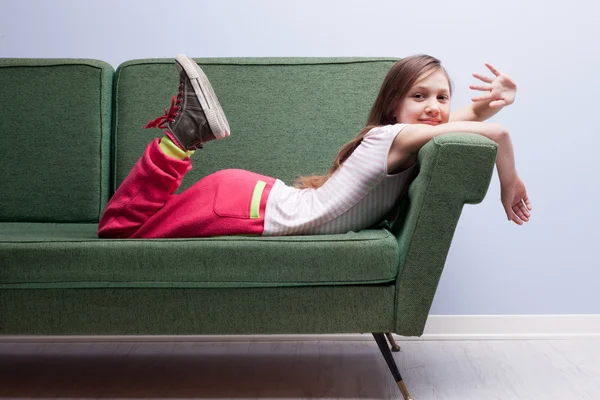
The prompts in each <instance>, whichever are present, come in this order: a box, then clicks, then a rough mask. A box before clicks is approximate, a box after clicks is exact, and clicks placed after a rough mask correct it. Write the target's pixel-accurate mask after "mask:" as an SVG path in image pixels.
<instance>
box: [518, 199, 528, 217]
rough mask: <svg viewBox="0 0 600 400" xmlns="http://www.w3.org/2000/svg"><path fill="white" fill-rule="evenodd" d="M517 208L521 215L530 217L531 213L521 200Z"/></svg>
mask: <svg viewBox="0 0 600 400" xmlns="http://www.w3.org/2000/svg"><path fill="white" fill-rule="evenodd" d="M519 208H520V209H521V210H522V211H523V214H525V215H526V216H527V218H529V217H531V213H530V212H529V209H528V208H527V206H526V205H525V202H524V201H523V200H521V201H520V202H519Z"/></svg>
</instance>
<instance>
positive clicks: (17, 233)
mask: <svg viewBox="0 0 600 400" xmlns="http://www.w3.org/2000/svg"><path fill="white" fill-rule="evenodd" d="M97 229H98V225H97V224H54V223H0V288H96V287H97V288H106V287H129V288H137V287H139V288H148V287H156V288H164V287H176V288H218V287H283V286H314V285H352V284H377V283H386V282H390V281H394V280H395V279H396V276H397V275H398V259H399V255H398V243H397V240H396V238H395V237H394V236H393V235H392V234H391V233H390V232H388V231H387V230H384V229H373V230H365V231H361V232H350V233H347V234H341V235H315V236H286V237H239V236H228V237H212V238H193V239H98V238H97V234H96V232H97ZM149 242H152V244H151V245H149Z"/></svg>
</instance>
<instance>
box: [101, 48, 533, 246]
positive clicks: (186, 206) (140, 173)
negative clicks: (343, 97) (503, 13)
mask: <svg viewBox="0 0 600 400" xmlns="http://www.w3.org/2000/svg"><path fill="white" fill-rule="evenodd" d="M486 66H487V67H488V68H489V69H490V71H491V72H492V73H493V74H494V75H495V78H494V79H491V78H488V77H485V76H482V75H478V74H474V76H475V77H476V78H478V79H480V80H481V81H483V82H484V83H485V84H481V85H472V86H471V88H472V89H475V90H481V91H484V92H486V93H485V94H484V95H482V96H479V97H477V98H474V99H473V103H472V104H471V106H469V107H465V108H464V109H461V110H458V111H457V112H454V113H450V98H451V94H452V89H451V85H450V79H449V77H448V75H447V73H446V71H445V69H444V68H443V67H442V66H441V64H440V61H439V60H437V59H435V58H433V57H430V56H425V55H419V56H412V57H407V58H404V59H402V60H400V61H398V62H397V63H396V64H395V65H394V66H393V67H392V68H391V69H390V71H389V72H388V73H387V75H386V77H385V79H384V81H383V84H382V86H381V88H380V91H379V94H378V96H377V98H376V100H375V103H374V104H373V107H372V109H371V112H370V115H369V119H368V123H367V126H366V127H365V128H364V129H363V130H362V131H361V132H360V133H359V134H358V135H357V136H356V137H355V138H354V139H353V140H351V141H350V142H349V143H347V144H346V145H344V146H343V147H342V149H341V150H340V152H339V154H338V156H337V158H336V159H335V162H334V165H333V167H332V168H331V170H330V171H329V172H327V174H325V175H323V176H310V177H300V178H299V179H298V180H297V182H296V184H295V187H290V186H287V185H285V184H284V183H283V182H282V181H280V180H278V179H274V178H271V177H267V176H263V175H259V174H256V173H253V172H249V171H244V170H237V169H228V170H222V171H218V172H216V173H214V174H211V175H209V176H207V177H205V178H203V179H201V180H199V181H198V182H196V183H195V184H194V185H192V186H191V187H190V188H188V189H187V190H185V191H183V192H182V193H181V194H178V195H177V194H174V191H175V190H176V189H177V188H178V187H179V185H180V183H181V180H182V179H183V177H184V175H185V173H186V172H187V171H189V170H190V169H191V160H190V156H191V155H192V154H193V153H194V151H195V150H196V149H199V148H202V147H203V145H204V143H206V142H208V141H210V140H215V139H222V138H225V137H227V136H229V124H228V122H227V119H226V117H225V114H224V113H223V110H222V108H221V106H220V104H219V101H218V99H217V96H216V95H215V93H214V91H213V89H212V87H211V85H210V83H209V81H208V79H207V78H206V76H205V74H204V72H203V71H202V70H201V69H200V67H199V66H198V65H197V64H196V63H195V62H194V61H193V60H192V59H190V58H188V57H186V56H183V55H179V56H177V58H176V67H177V69H178V71H179V75H180V85H179V94H178V95H177V97H176V98H175V97H173V101H172V102H171V108H170V109H169V110H168V111H166V113H165V115H164V116H162V117H159V118H157V119H156V120H154V121H151V122H150V123H149V124H148V125H146V127H147V128H152V127H157V128H161V129H165V128H166V131H165V136H164V137H163V138H161V139H159V138H157V139H155V140H154V141H152V142H151V143H150V144H149V145H148V147H147V148H146V150H145V152H144V155H143V156H142V157H141V158H140V159H139V160H138V162H137V163H136V164H135V166H134V167H133V169H132V171H131V173H130V174H129V176H128V177H127V178H126V179H125V181H124V182H123V184H122V185H121V186H120V187H119V189H118V190H117V191H116V193H115V194H114V196H113V197H112V198H111V200H110V201H109V203H108V205H107V208H106V210H105V212H104V214H103V215H102V218H101V220H100V224H99V231H98V234H99V236H100V237H104V238H155V237H172V238H173V237H207V236H216V235H236V234H243V235H300V234H328V233H346V232H349V231H358V230H362V229H365V228H368V227H370V226H373V225H374V224H376V223H377V222H379V221H380V220H381V219H382V218H383V217H384V216H385V215H386V213H387V212H388V211H389V210H390V209H391V208H392V207H393V206H394V204H396V202H397V200H398V198H400V196H402V195H403V194H404V192H405V190H406V188H407V186H408V184H409V183H410V180H411V178H412V177H413V175H414V171H415V165H416V162H417V154H418V152H419V149H420V148H421V147H422V146H423V145H424V144H425V143H427V142H428V141H429V140H430V139H431V138H433V137H434V136H437V135H442V134H444V133H449V132H469V133H474V134H479V135H483V136H486V137H488V138H490V139H492V140H494V141H495V142H496V143H498V155H497V159H496V165H497V169H498V175H499V178H500V183H501V189H502V194H501V200H502V204H503V206H504V209H505V211H506V215H507V217H508V219H509V221H513V222H515V223H517V224H519V225H522V224H523V222H527V221H528V220H529V217H530V215H531V214H530V211H531V204H530V202H529V199H528V197H527V193H526V190H525V186H524V185H523V182H522V181H521V179H520V178H519V176H518V175H517V172H516V170H515V164H514V157H513V150H512V145H511V141H510V137H509V135H508V132H507V131H506V129H504V128H503V127H502V126H501V125H499V124H493V123H484V122H481V121H484V120H486V119H488V118H489V117H491V116H493V115H494V114H496V113H497V112H498V111H499V110H500V109H502V108H503V107H505V106H507V105H510V104H512V103H513V101H514V96H515V92H516V85H515V84H514V83H513V82H512V80H511V79H510V78H508V77H507V76H506V75H503V74H501V73H500V72H498V71H497V70H496V69H494V67H492V66H491V65H489V64H486Z"/></svg>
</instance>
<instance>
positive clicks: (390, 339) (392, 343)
mask: <svg viewBox="0 0 600 400" xmlns="http://www.w3.org/2000/svg"><path fill="white" fill-rule="evenodd" d="M385 337H387V338H388V341H389V342H390V346H392V351H393V352H396V351H400V346H398V343H396V341H395V340H394V337H393V336H392V334H391V333H390V332H386V333H385Z"/></svg>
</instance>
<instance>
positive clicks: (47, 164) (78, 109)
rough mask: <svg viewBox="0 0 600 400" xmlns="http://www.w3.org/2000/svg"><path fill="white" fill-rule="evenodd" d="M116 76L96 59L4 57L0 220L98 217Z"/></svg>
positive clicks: (105, 191)
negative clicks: (113, 86) (113, 80)
mask: <svg viewBox="0 0 600 400" xmlns="http://www.w3.org/2000/svg"><path fill="white" fill-rule="evenodd" d="M113 74H114V69H113V68H112V67H111V66H110V65H109V64H107V63H104V62H101V61H94V60H78V59H0V120H1V121H2V127H1V128H0V129H1V132H2V135H1V137H2V145H0V171H2V179H0V221H5V222H6V221H16V222H93V221H98V219H99V216H100V214H101V212H102V211H103V208H104V206H105V204H106V201H107V199H108V195H109V187H108V184H109V181H110V180H109V172H110V171H109V167H110V153H109V147H110V118H111V107H112V102H111V93H112V79H113Z"/></svg>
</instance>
